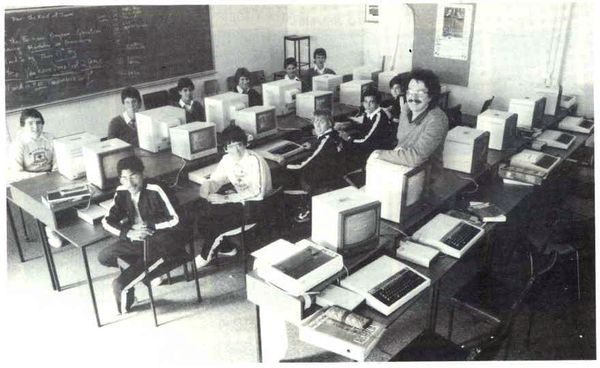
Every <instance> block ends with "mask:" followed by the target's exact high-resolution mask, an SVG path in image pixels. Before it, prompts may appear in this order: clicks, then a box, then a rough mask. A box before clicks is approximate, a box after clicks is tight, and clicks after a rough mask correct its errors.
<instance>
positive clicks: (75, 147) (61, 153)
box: [54, 132, 100, 180]
mask: <svg viewBox="0 0 600 368" xmlns="http://www.w3.org/2000/svg"><path fill="white" fill-rule="evenodd" d="M92 142H100V137H98V136H95V135H93V134H90V133H85V132H84V133H77V134H71V135H67V136H65V137H61V138H56V139H54V159H55V160H56V163H57V166H58V172H59V173H61V174H62V175H63V176H64V177H66V178H67V179H70V180H75V179H79V178H82V177H84V176H85V164H84V160H83V151H82V147H83V145H85V144H88V143H92Z"/></svg>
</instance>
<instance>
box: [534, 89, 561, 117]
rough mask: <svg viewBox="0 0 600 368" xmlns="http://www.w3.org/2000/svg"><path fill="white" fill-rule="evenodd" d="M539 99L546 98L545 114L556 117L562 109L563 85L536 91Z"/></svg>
mask: <svg viewBox="0 0 600 368" xmlns="http://www.w3.org/2000/svg"><path fill="white" fill-rule="evenodd" d="M535 92H536V94H537V97H546V107H545V109H544V114H546V115H552V116H554V115H556V114H558V110H559V109H560V99H561V97H562V85H560V84H559V85H558V87H541V88H537V89H536V91H535Z"/></svg>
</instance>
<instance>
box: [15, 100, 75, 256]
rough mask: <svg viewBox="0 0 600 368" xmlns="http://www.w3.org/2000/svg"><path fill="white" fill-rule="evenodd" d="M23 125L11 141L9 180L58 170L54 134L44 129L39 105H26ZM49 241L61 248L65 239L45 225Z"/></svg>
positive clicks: (21, 118)
mask: <svg viewBox="0 0 600 368" xmlns="http://www.w3.org/2000/svg"><path fill="white" fill-rule="evenodd" d="M19 123H20V125H21V129H20V130H19V132H18V133H17V137H16V138H15V140H14V141H13V142H12V143H11V145H10V158H9V164H8V168H9V170H8V173H7V174H8V175H7V179H8V180H7V181H8V182H9V183H12V182H15V181H20V180H24V179H29V178H33V177H35V176H39V175H42V174H44V173H47V172H50V171H56V170H57V166H56V160H55V159H54V146H53V143H52V141H53V137H52V135H50V134H49V133H45V132H44V117H43V116H42V114H41V113H40V112H39V111H38V110H36V109H25V110H23V111H22V112H21V116H20V118H19ZM46 235H47V236H48V243H49V244H50V245H51V246H52V247H54V248H60V247H61V246H62V245H63V240H62V239H61V237H60V236H58V234H56V233H55V232H54V231H52V230H50V229H49V228H48V227H46Z"/></svg>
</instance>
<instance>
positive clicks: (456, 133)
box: [443, 126, 490, 174]
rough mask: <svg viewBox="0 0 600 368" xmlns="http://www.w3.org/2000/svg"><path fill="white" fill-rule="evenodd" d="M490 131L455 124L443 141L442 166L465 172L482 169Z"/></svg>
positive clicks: (485, 161)
mask: <svg viewBox="0 0 600 368" xmlns="http://www.w3.org/2000/svg"><path fill="white" fill-rule="evenodd" d="M489 140H490V132H486V131H483V130H479V129H474V128H469V127H464V126H457V127H454V128H452V129H451V130H450V131H449V132H448V134H447V135H446V140H445V141H444V156H443V162H444V168H445V169H450V170H456V171H460V172H464V173H467V174H475V173H478V172H480V171H481V170H483V168H484V167H485V164H486V163H487V156H488V144H489Z"/></svg>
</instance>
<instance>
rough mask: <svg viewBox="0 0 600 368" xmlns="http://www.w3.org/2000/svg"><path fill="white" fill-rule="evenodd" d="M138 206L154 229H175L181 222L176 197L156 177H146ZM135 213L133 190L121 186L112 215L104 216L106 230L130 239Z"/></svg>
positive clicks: (149, 225)
mask: <svg viewBox="0 0 600 368" xmlns="http://www.w3.org/2000/svg"><path fill="white" fill-rule="evenodd" d="M138 209H139V211H140V216H141V218H142V220H143V221H144V222H145V223H146V224H147V225H148V227H150V228H152V229H154V230H175V229H176V227H177V226H178V225H179V216H178V215H177V212H175V208H174V206H173V202H172V200H171V199H169V196H167V194H166V192H165V191H164V190H163V188H162V187H160V186H159V185H158V184H155V183H153V182H152V181H149V180H144V184H143V188H142V191H141V192H140V198H139V202H138ZM135 215H136V212H135V207H134V204H133V200H132V199H131V193H129V191H128V190H127V189H125V187H123V186H119V187H117V191H116V193H115V196H114V203H113V205H112V206H111V207H110V210H109V211H108V215H106V216H105V217H104V219H102V226H103V227H104V229H106V231H108V232H110V233H112V234H113V235H116V236H118V237H120V238H121V239H123V240H126V239H127V232H128V231H129V230H130V229H131V227H132V226H133V224H134V221H135Z"/></svg>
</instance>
